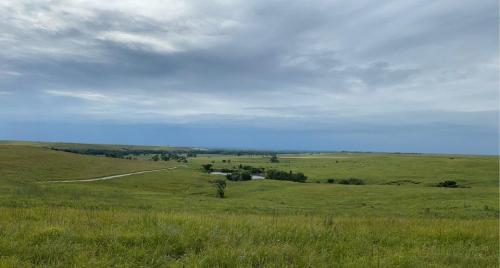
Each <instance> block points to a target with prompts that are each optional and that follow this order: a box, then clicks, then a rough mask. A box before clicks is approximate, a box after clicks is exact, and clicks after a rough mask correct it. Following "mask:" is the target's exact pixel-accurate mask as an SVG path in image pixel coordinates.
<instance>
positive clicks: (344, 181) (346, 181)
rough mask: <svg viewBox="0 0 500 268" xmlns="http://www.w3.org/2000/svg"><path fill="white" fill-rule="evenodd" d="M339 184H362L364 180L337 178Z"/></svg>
mask: <svg viewBox="0 0 500 268" xmlns="http://www.w3.org/2000/svg"><path fill="white" fill-rule="evenodd" d="M338 183H340V184H349V185H363V184H365V182H364V181H363V180H362V179H358V178H349V179H343V180H339V182H338Z"/></svg>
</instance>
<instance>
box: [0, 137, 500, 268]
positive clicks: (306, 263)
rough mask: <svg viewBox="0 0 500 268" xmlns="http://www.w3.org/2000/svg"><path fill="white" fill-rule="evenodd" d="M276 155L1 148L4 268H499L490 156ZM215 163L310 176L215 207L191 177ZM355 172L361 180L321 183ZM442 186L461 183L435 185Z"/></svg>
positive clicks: (204, 184)
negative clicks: (168, 157) (173, 156)
mask: <svg viewBox="0 0 500 268" xmlns="http://www.w3.org/2000/svg"><path fill="white" fill-rule="evenodd" d="M228 159H230V160H231V163H223V162H222V160H228ZM279 159H280V163H276V164H272V163H270V162H269V159H268V158H267V157H262V156H231V155H228V156H199V157H197V158H189V163H188V164H187V166H182V165H181V164H179V163H177V162H172V161H169V162H153V161H134V160H124V159H112V158H105V157H94V156H85V155H78V154H72V153H65V152H60V151H52V150H49V149H45V148H43V147H41V146H30V145H29V144H22V145H12V144H10V145H0V215H1V217H0V267H33V266H34V267H47V266H51V267H87V266H93V267H110V266H119V267H165V266H170V267H498V260H499V242H498V239H499V228H498V226H499V219H498V217H499V206H498V197H499V190H498V186H499V184H498V176H499V173H498V172H499V171H498V170H499V159H498V157H481V156H449V155H446V156H434V155H405V154H321V155H306V154H304V155H280V156H279ZM212 162H213V164H214V166H215V167H232V166H237V165H239V164H244V165H252V166H256V167H265V168H276V169H281V170H285V171H288V170H292V171H299V172H304V173H305V174H306V175H307V176H308V177H309V179H308V181H307V183H294V182H286V181H273V180H254V181H246V182H230V181H228V186H227V188H226V198H224V199H220V198H216V197H215V189H214V187H213V186H212V185H211V184H210V182H209V181H210V180H211V179H213V178H216V177H217V176H216V175H209V174H206V173H203V172H202V171H201V168H200V166H201V164H205V163H212ZM173 166H177V169H173V170H167V171H159V172H155V173H147V174H138V175H132V176H127V177H122V178H117V179H113V180H106V181H95V182H75V183H46V182H44V181H48V180H73V179H75V180H76V179H86V178H96V177H100V176H106V175H114V174H121V173H127V172H133V171H141V170H152V169H158V168H165V167H173ZM350 177H356V178H361V179H363V180H364V181H365V182H366V185H340V184H328V183H326V180H327V179H329V178H335V179H342V178H350ZM443 180H455V181H457V182H458V183H459V184H460V185H462V186H464V187H463V188H454V189H450V188H439V187H432V185H434V184H435V183H437V182H440V181H443ZM318 182H319V183H318Z"/></svg>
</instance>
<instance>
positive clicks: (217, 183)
mask: <svg viewBox="0 0 500 268" xmlns="http://www.w3.org/2000/svg"><path fill="white" fill-rule="evenodd" d="M211 183H212V184H213V185H214V187H215V194H216V196H217V197H219V198H224V194H225V189H226V181H225V180H224V179H216V180H213V181H211Z"/></svg>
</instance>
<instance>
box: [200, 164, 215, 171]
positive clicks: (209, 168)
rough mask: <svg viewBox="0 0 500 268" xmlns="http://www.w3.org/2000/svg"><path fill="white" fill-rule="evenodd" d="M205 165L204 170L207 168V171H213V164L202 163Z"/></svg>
mask: <svg viewBox="0 0 500 268" xmlns="http://www.w3.org/2000/svg"><path fill="white" fill-rule="evenodd" d="M201 166H202V167H203V170H205V171H206V172H207V173H208V172H210V171H212V170H213V169H212V166H213V165H212V164H204V165H201Z"/></svg>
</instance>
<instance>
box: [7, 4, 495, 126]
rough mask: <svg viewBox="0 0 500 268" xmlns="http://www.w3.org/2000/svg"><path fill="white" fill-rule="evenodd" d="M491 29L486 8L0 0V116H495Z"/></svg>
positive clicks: (268, 119) (272, 120)
mask: <svg viewBox="0 0 500 268" xmlns="http://www.w3.org/2000/svg"><path fill="white" fill-rule="evenodd" d="M497 22H498V3H497V2H496V1H490V0H485V1H480V2H474V3H473V2H457V1H451V0H450V1H439V2H433V3H429V2H426V1H417V0H416V1H405V2H394V1H382V2H381V1H361V2H356V3H352V1H313V2H310V1H294V2H293V3H290V2H289V1H271V2H269V1H251V2H248V1H231V2H225V1H221V2H217V1H216V2H215V3H213V4H208V3H204V2H202V1H188V2H185V1H169V2H164V1H150V2H145V3H142V4H138V2H136V1H106V2H103V1H86V2H81V1H38V2H35V3H34V2H31V1H3V2H2V3H1V4H0V62H1V64H0V92H2V94H0V105H1V107H0V113H1V114H3V115H4V116H6V117H10V118H12V116H17V117H19V118H21V117H22V118H30V117H32V118H39V116H40V110H44V111H46V112H43V114H44V117H45V118H47V119H50V120H52V119H53V120H56V119H57V120H61V118H62V117H63V116H61V112H59V111H64V113H65V116H69V117H71V118H73V119H81V120H117V121H127V120H131V121H137V120H145V121H151V122H165V121H167V122H199V121H203V120H211V119H213V118H218V119H223V120H225V121H227V122H228V124H229V123H230V124H233V123H234V122H235V121H238V120H239V119H242V118H244V119H248V120H250V119H251V120H255V121H256V122H257V121H258V122H259V124H268V125H273V124H276V122H278V121H279V122H284V123H283V124H286V122H289V124H293V123H294V122H295V121H294V120H293V119H294V118H296V119H297V120H299V119H300V120H306V121H307V120H308V119H309V120H313V121H314V120H316V121H317V122H328V121H332V120H344V121H346V122H349V121H351V122H353V124H355V123H356V124H357V123H358V122H367V121H371V120H374V119H373V118H374V117H375V118H377V117H378V118H380V117H382V118H383V119H384V120H386V121H391V120H396V119H397V118H399V117H401V116H403V117H404V116H405V115H406V116H412V117H413V118H412V119H414V120H419V121H423V122H424V121H425V122H431V121H433V120H431V119H432V117H433V116H427V115H426V116H424V114H427V112H428V111H435V112H434V114H439V115H446V116H444V117H442V119H441V120H442V121H443V122H445V121H447V120H455V121H457V119H456V118H457V117H456V116H454V115H461V114H463V113H480V112H491V111H497V110H498V98H497V97H498V93H497V87H498V59H497V58H498V26H497ZM56 103H57V107H56V108H54V104H56ZM29 104H36V107H37V108H36V109H35V108H29V107H32V105H31V106H30V105H29ZM27 107H28V108H27ZM440 111H441V112H440ZM415 117H416V118H415ZM472 117H474V116H472ZM463 118H464V119H463V122H462V123H463V124H471V121H474V120H470V119H467V118H468V117H467V116H464V117H463ZM474 118H475V117H474ZM316 121H315V122H316ZM458 121H460V120H458ZM496 124H497V122H490V126H494V125H496Z"/></svg>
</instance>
